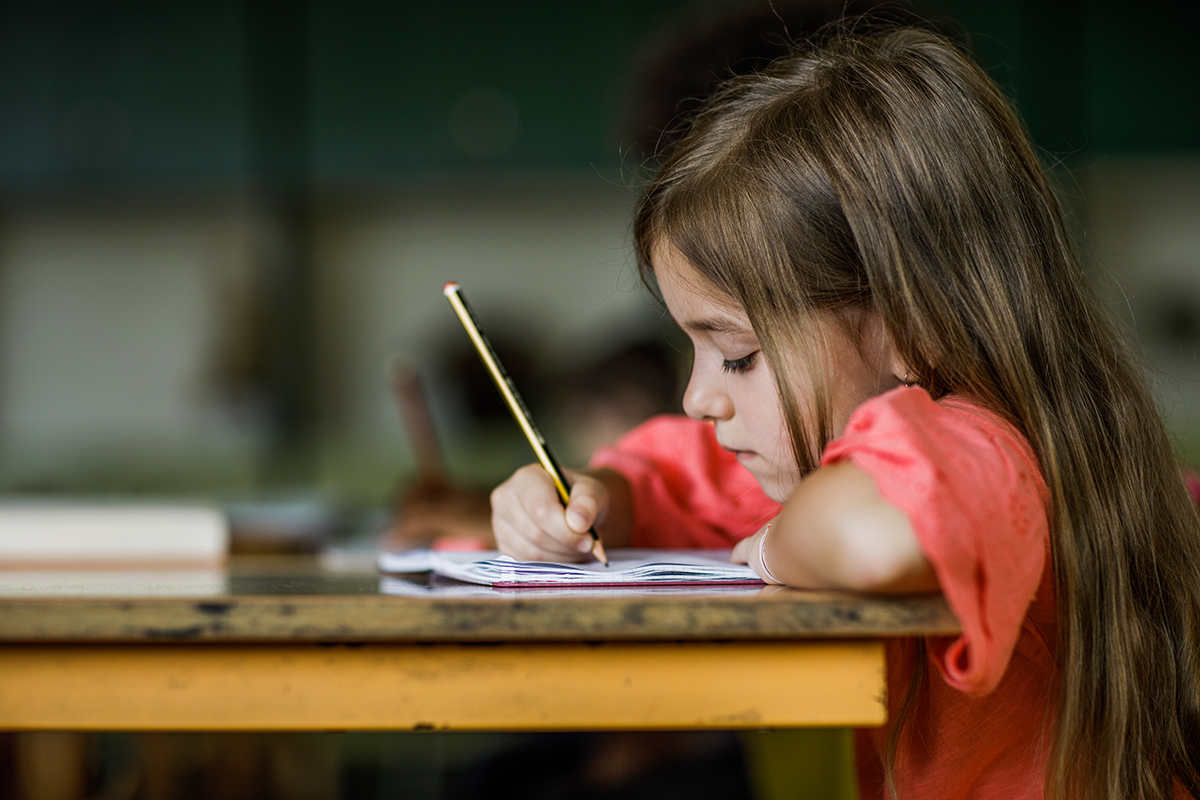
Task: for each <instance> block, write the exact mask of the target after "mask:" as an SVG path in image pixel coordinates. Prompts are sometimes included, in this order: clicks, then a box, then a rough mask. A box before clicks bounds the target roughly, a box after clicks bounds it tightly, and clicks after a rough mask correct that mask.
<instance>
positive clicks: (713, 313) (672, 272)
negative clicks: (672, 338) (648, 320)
mask: <svg viewBox="0 0 1200 800" xmlns="http://www.w3.org/2000/svg"><path fill="white" fill-rule="evenodd" d="M653 261H654V276H655V279H656V280H657V281H658V287H659V289H660V290H661V291H662V296H663V301H664V302H666V304H667V310H668V311H669V312H670V314H671V317H672V318H673V319H674V320H675V322H676V323H677V324H678V325H679V326H680V327H681V328H683V329H684V330H686V331H694V332H699V331H708V332H713V333H737V334H740V333H752V332H753V328H752V327H751V325H750V320H749V318H748V317H747V316H746V313H745V312H744V311H743V310H742V308H741V306H739V305H738V304H737V302H736V301H734V300H733V299H732V298H731V297H729V296H728V295H726V294H725V293H724V292H722V291H721V290H720V289H718V288H717V287H716V286H715V285H714V284H713V283H712V281H710V280H708V279H707V278H706V277H704V275H702V274H701V273H700V271H699V270H697V269H696V268H695V267H693V266H692V265H691V263H689V262H688V261H687V259H685V258H684V257H683V256H682V255H681V254H680V253H679V251H678V250H676V249H675V248H674V247H671V246H670V245H669V244H663V245H658V246H656V247H655V248H654V251H653Z"/></svg>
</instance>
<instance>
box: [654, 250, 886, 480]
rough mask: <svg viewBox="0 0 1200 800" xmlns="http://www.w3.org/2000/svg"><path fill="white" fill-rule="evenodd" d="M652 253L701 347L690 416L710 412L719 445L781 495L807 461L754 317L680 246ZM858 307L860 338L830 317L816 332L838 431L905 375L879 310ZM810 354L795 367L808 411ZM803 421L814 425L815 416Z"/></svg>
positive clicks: (686, 402) (670, 303)
mask: <svg viewBox="0 0 1200 800" xmlns="http://www.w3.org/2000/svg"><path fill="white" fill-rule="evenodd" d="M654 256H655V258H654V274H655V277H656V278H657V280H658V286H659V289H660V290H661V291H662V296H663V300H664V301H665V302H666V304H667V309H668V310H669V311H670V313H671V316H672V317H673V318H674V319H675V322H676V323H677V324H678V325H679V327H680V328H682V329H683V331H684V333H686V334H687V335H688V338H689V339H691V340H692V345H693V347H694V349H695V355H694V357H693V360H692V374H691V377H690V379H689V380H688V385H687V390H686V391H685V392H684V395H683V410H684V411H685V412H686V413H687V415H688V416H690V417H692V418H693V419H698V420H704V421H707V422H712V423H713V425H714V427H715V430H716V434H717V441H718V442H719V443H720V444H721V446H722V447H724V448H725V449H726V450H729V451H730V452H732V453H734V454H735V455H736V456H737V460H738V462H739V463H741V465H742V466H744V467H745V468H746V469H748V470H750V473H751V474H752V475H754V477H755V478H756V479H757V480H758V483H759V485H760V486H762V488H763V491H764V492H766V494H767V496H768V497H770V498H771V499H772V500H775V501H777V502H781V503H782V502H783V501H784V500H786V499H787V498H788V496H789V495H790V494H791V493H792V490H793V489H795V488H796V484H798V483H799V481H800V477H801V476H800V470H799V468H798V466H797V465H796V459H795V457H794V456H793V455H792V449H791V443H790V438H789V434H788V430H787V423H786V422H785V420H784V414H783V408H782V406H781V404H780V402H779V394H778V392H777V391H776V388H775V381H774V377H773V376H772V373H771V368H770V366H769V365H768V364H767V362H766V359H765V358H763V355H762V352H761V351H760V349H759V344H758V338H757V337H756V336H755V335H754V330H753V328H752V327H751V325H750V320H749V318H748V317H747V316H746V314H745V312H744V311H743V310H742V309H741V308H740V307H739V306H738V305H737V304H735V303H734V302H733V301H731V300H729V299H727V298H724V297H722V296H721V295H720V294H719V293H718V292H717V291H716V290H715V289H713V288H712V287H711V286H710V285H708V284H707V282H706V280H705V279H704V278H703V277H702V276H701V275H700V274H699V273H698V272H697V271H696V270H695V268H693V267H692V266H691V265H690V264H689V263H688V262H687V261H686V260H684V258H683V257H682V256H681V255H679V253H678V252H677V251H675V249H674V248H672V247H670V246H660V247H658V248H656V249H655V251H654ZM859 317H860V318H857V319H855V320H853V323H854V324H853V325H852V327H853V329H854V330H856V331H857V333H858V335H857V336H855V337H854V338H852V337H851V336H850V335H849V334H847V333H846V331H845V326H843V325H840V324H838V323H837V322H836V321H835V320H834V319H833V318H832V317H829V318H827V319H823V320H821V319H819V320H818V322H817V324H816V327H817V328H818V330H816V331H814V332H813V335H814V341H821V340H823V341H824V342H825V348H826V350H825V351H826V352H827V354H828V364H827V374H828V375H829V376H830V386H829V389H828V391H829V392H830V395H831V396H830V400H831V405H832V407H831V409H830V412H831V414H832V422H833V426H834V433H835V435H840V434H841V431H842V429H843V428H844V427H845V425H846V421H847V420H848V419H849V417H850V413H851V412H852V411H853V410H854V409H855V408H856V407H857V406H858V405H859V404H861V403H862V402H863V401H865V400H867V399H869V398H871V397H874V396H875V395H877V394H881V393H882V392H885V391H887V390H888V389H890V388H893V387H895V386H896V385H898V384H899V382H900V381H899V379H898V378H897V377H896V368H898V366H899V363H898V359H897V358H896V356H895V353H894V351H893V350H892V348H891V347H890V344H889V343H888V339H887V337H886V335H885V334H884V331H883V325H882V322H881V320H880V319H879V318H878V315H877V314H874V313H869V312H863V313H861V314H860V315H859ZM804 363H805V362H804V360H802V359H797V361H796V363H795V365H794V369H793V374H795V375H798V376H800V378H799V380H801V381H802V385H797V386H795V387H793V389H794V391H795V392H796V399H797V402H799V404H800V407H801V409H802V413H804V409H812V408H813V406H814V400H813V389H812V381H811V379H810V378H809V377H808V374H807V370H806V369H804V366H803V365H804ZM901 374H903V373H902V372H901ZM807 416H809V417H811V411H809V412H807ZM803 422H804V424H806V425H807V426H808V430H810V431H811V430H813V424H812V421H811V419H806V420H804V421H803Z"/></svg>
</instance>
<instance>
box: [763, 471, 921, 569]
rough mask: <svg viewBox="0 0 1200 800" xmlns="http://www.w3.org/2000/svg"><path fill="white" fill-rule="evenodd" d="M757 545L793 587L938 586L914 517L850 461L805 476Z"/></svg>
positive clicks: (769, 567)
mask: <svg viewBox="0 0 1200 800" xmlns="http://www.w3.org/2000/svg"><path fill="white" fill-rule="evenodd" d="M759 544H761V545H762V549H761V550H759V553H761V554H762V556H763V562H765V564H766V565H767V569H769V570H770V573H771V575H772V576H774V577H775V578H776V579H778V580H779V581H780V582H782V583H785V584H787V585H789V586H797V587H801V588H811V589H850V590H854V591H862V592H885V593H896V592H927V591H934V590H936V589H937V588H938V583H937V576H936V575H935V574H934V571H933V567H932V565H931V564H930V563H929V561H928V559H926V558H925V555H924V553H922V551H921V548H920V546H919V544H918V542H917V538H916V534H915V533H914V532H913V529H912V524H911V523H910V522H909V519H908V517H907V516H906V515H905V514H904V512H903V511H901V510H900V509H898V508H896V507H895V506H893V505H892V504H890V503H888V502H887V501H886V500H884V499H883V498H882V497H881V496H880V495H879V492H878V490H877V489H876V487H875V481H874V480H873V479H872V478H871V477H870V476H869V475H867V474H866V473H865V472H863V471H862V470H860V469H858V468H857V467H855V466H854V465H853V464H852V463H850V462H841V463H839V464H835V465H833V466H829V467H822V468H820V469H818V470H816V471H814V472H813V473H812V474H811V475H809V476H808V477H807V478H805V479H804V480H803V481H801V483H800V485H799V486H798V487H797V488H796V491H795V492H793V494H792V496H791V497H790V498H788V500H787V502H786V503H785V504H784V507H783V510H782V511H781V512H780V514H779V516H778V517H776V519H775V520H774V521H773V522H772V524H771V528H770V531H769V533H768V534H767V536H766V540H765V542H763V543H759Z"/></svg>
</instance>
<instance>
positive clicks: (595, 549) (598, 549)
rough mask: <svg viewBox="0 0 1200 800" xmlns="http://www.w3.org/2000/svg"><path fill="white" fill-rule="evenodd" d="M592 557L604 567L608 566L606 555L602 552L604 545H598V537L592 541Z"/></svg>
mask: <svg viewBox="0 0 1200 800" xmlns="http://www.w3.org/2000/svg"><path fill="white" fill-rule="evenodd" d="M592 555H593V556H595V557H596V559H597V560H598V561H600V563H602V564H603V565H604V566H606V567H607V566H608V553H605V552H604V545H603V544H601V543H600V537H599V536H597V537H596V538H594V539H592Z"/></svg>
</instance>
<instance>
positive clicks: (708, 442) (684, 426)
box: [600, 414, 725, 460]
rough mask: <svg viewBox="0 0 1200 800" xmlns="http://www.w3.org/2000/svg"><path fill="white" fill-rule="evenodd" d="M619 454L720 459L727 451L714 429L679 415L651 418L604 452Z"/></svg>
mask: <svg viewBox="0 0 1200 800" xmlns="http://www.w3.org/2000/svg"><path fill="white" fill-rule="evenodd" d="M606 451H608V452H609V453H611V452H612V451H617V452H621V453H626V454H631V455H639V456H642V457H656V456H669V457H670V458H671V459H672V460H676V459H679V458H689V457H696V456H701V457H709V458H719V457H720V456H721V454H723V453H724V452H725V451H724V450H722V449H721V446H720V445H719V444H718V443H717V437H716V434H715V433H714V431H713V426H712V425H710V424H708V423H706V422H700V421H699V420H694V419H691V418H690V417H684V416H681V415H678V414H662V415H659V416H657V417H651V418H650V419H648V420H646V421H645V422H643V423H641V424H640V425H638V426H637V427H635V428H633V429H632V430H630V431H629V432H628V433H626V434H625V435H624V436H622V437H621V438H620V439H618V440H617V441H616V442H615V443H614V444H613V445H612V446H611V447H608V448H605V449H604V450H601V451H600V453H605V452H606Z"/></svg>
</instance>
